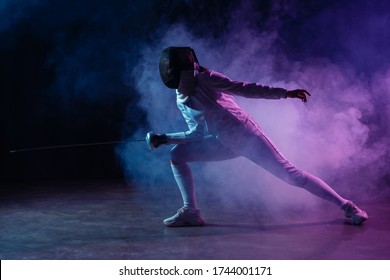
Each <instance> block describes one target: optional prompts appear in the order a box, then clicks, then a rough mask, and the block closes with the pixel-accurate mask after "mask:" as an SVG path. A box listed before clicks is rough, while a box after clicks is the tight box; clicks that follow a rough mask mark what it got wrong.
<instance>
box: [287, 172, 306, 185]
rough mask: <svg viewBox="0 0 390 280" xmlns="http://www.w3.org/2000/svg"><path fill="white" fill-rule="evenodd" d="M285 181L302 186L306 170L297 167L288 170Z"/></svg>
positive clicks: (304, 182) (304, 183) (304, 181)
mask: <svg viewBox="0 0 390 280" xmlns="http://www.w3.org/2000/svg"><path fill="white" fill-rule="evenodd" d="M286 182H287V183H288V184H290V185H293V186H295V187H299V188H303V187H304V186H305V185H306V182H307V176H306V172H304V171H303V170H300V169H298V168H294V169H293V170H289V172H288V176H287V179H286Z"/></svg>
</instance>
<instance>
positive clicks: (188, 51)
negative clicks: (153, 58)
mask: <svg viewBox="0 0 390 280" xmlns="http://www.w3.org/2000/svg"><path fill="white" fill-rule="evenodd" d="M195 62H196V63H197V62H198V60H197V58H196V55H195V52H194V50H193V49H192V48H190V47H169V48H166V49H164V50H163V51H162V52H161V55H160V63H159V70H160V76H161V79H162V81H163V83H164V84H165V85H166V86H167V87H169V88H172V89H177V88H178V87H179V83H180V73H181V71H186V70H194V63H195Z"/></svg>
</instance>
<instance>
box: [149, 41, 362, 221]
mask: <svg viewBox="0 0 390 280" xmlns="http://www.w3.org/2000/svg"><path fill="white" fill-rule="evenodd" d="M159 70H160V75H161V78H162V81H163V82H164V84H165V85H166V86H167V87H169V88H172V89H176V101H177V106H178V108H179V109H180V111H181V113H182V115H183V117H184V119H185V121H186V122H187V124H188V131H185V132H176V133H166V134H155V133H152V132H149V133H148V134H147V141H148V144H149V145H150V147H151V148H157V147H159V146H160V145H163V144H176V145H175V146H174V147H173V148H172V150H171V167H172V172H173V175H174V177H175V180H176V182H177V185H178V187H179V190H180V193H181V196H182V199H183V207H181V208H180V209H179V210H178V211H177V213H176V214H175V215H174V216H172V217H170V218H167V219H165V220H164V224H165V225H167V226H171V227H179V226H202V225H204V224H205V220H204V218H203V217H202V215H201V213H200V211H199V209H198V207H197V203H196V196H195V186H194V180H193V176H192V172H191V169H190V167H189V165H188V163H189V162H195V161H218V160H227V159H232V158H235V157H239V156H244V157H246V158H248V159H249V160H251V161H253V162H254V163H256V164H257V165H258V166H260V167H262V168H264V169H265V170H267V171H269V172H270V173H272V174H273V175H275V176H276V177H278V178H279V179H281V180H283V181H285V182H286V183H288V184H290V185H293V186H297V187H300V188H304V189H305V190H307V191H309V192H311V193H312V194H314V195H316V196H318V197H320V198H323V199H325V200H328V201H330V202H332V203H334V204H336V205H337V206H339V207H340V208H341V209H342V210H343V211H344V214H345V216H346V217H348V218H351V221H352V223H353V224H355V225H359V224H361V223H363V222H364V221H365V220H367V218H368V216H367V213H366V212H364V211H363V210H361V209H359V208H358V207H357V206H356V205H355V204H354V203H353V202H352V201H350V200H347V199H345V198H343V197H342V196H340V195H339V194H338V193H336V192H335V191H334V190H333V189H332V188H331V187H330V186H328V185H327V184H326V183H325V182H323V181H322V180H321V179H319V178H317V177H316V176H314V175H312V174H310V173H308V172H306V171H304V170H301V169H299V168H297V167H296V166H294V165H293V164H292V163H291V162H289V161H288V160H287V159H286V158H284V156H283V155H282V154H281V153H280V152H279V151H278V149H277V148H276V147H275V145H273V144H272V142H271V141H270V140H269V139H268V137H267V136H266V135H265V134H264V132H263V131H262V129H261V128H260V127H259V125H258V124H257V123H256V122H255V121H254V120H253V118H252V117H250V116H249V115H248V114H247V113H246V112H245V111H243V109H242V108H240V107H239V106H238V105H237V103H236V102H235V100H234V97H233V95H238V96H243V97H247V98H265V99H281V98H298V99H300V100H302V101H303V102H307V97H308V96H310V94H309V93H308V92H307V91H306V90H303V89H294V90H286V89H283V88H272V87H269V86H264V85H260V84H256V83H247V82H242V81H234V80H231V79H229V78H228V77H226V76H224V75H222V74H220V73H218V72H215V71H212V70H209V69H206V68H205V67H202V66H200V65H199V62H198V59H197V58H196V55H195V52H194V50H193V49H192V48H190V47H169V48H166V49H164V50H163V51H162V53H161V56H160V64H159Z"/></svg>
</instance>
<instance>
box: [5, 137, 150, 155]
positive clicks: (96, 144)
mask: <svg viewBox="0 0 390 280" xmlns="http://www.w3.org/2000/svg"><path fill="white" fill-rule="evenodd" d="M142 141H145V138H141V139H130V140H123V141H109V142H94V143H79V144H70V145H55V146H43V147H34V148H23V149H14V150H10V151H9V152H10V153H11V154H12V153H20V152H30V151H41V150H52V149H63V148H73V147H85V146H98V145H111V144H122V143H128V142H142Z"/></svg>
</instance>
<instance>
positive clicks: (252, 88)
mask: <svg viewBox="0 0 390 280" xmlns="http://www.w3.org/2000/svg"><path fill="white" fill-rule="evenodd" d="M208 75H209V77H208V79H209V82H210V84H212V86H213V87H214V88H216V89H218V90H219V91H221V92H224V93H227V94H231V95H238V96H242V97H247V98H264V99H280V98H288V97H290V98H299V99H301V100H302V101H303V102H306V101H307V95H309V96H310V94H309V92H307V91H306V90H304V89H294V90H286V89H284V88H278V87H270V86H265V85H261V84H258V83H249V82H243V81H235V80H232V79H230V78H228V77H226V76H225V75H223V74H221V73H218V72H215V71H210V72H209V73H208Z"/></svg>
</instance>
